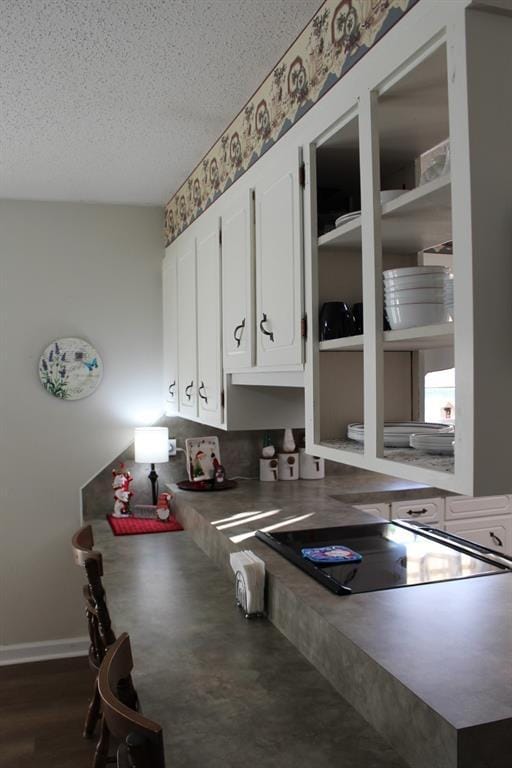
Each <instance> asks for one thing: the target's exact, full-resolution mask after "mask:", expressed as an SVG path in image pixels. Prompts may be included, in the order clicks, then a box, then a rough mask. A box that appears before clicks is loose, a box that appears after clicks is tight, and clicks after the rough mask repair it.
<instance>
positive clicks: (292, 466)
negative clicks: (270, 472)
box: [277, 453, 299, 480]
mask: <svg viewBox="0 0 512 768" xmlns="http://www.w3.org/2000/svg"><path fill="white" fill-rule="evenodd" d="M277 460H278V462H279V468H278V477H279V479H280V480H298V479H299V454H298V453H280V454H279V455H278V457H277Z"/></svg>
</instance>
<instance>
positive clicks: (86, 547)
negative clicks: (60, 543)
mask: <svg viewBox="0 0 512 768" xmlns="http://www.w3.org/2000/svg"><path fill="white" fill-rule="evenodd" d="M71 548H72V550H73V557H74V560H75V563H76V564H77V565H79V566H81V567H82V568H85V562H86V560H91V559H92V560H96V561H97V563H98V570H99V575H100V577H101V576H103V558H102V556H101V552H96V551H95V550H94V536H93V533H92V526H91V525H84V526H83V527H82V528H80V529H79V530H78V531H77V532H76V533H75V534H73V538H72V539H71Z"/></svg>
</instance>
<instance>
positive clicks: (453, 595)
mask: <svg viewBox="0 0 512 768" xmlns="http://www.w3.org/2000/svg"><path fill="white" fill-rule="evenodd" d="M378 478H379V476H376V479H375V484H374V486H373V487H368V488H367V491H368V493H366V495H365V498H366V500H368V499H371V498H372V497H371V495H370V494H372V493H377V494H379V496H378V497H376V498H379V499H380V500H382V499H383V498H384V496H383V494H385V493H389V494H390V496H391V497H393V498H396V497H397V494H399V493H405V494H412V495H413V496H414V498H416V499H418V498H419V496H421V495H422V494H423V495H426V494H428V495H429V496H432V495H433V489H432V488H425V489H422V490H421V489H418V488H417V487H416V488H413V489H412V490H411V488H407V484H404V486H405V487H403V489H402V491H400V490H398V489H396V488H395V489H391V490H390V488H389V486H388V487H387V488H386V485H385V482H382V484H381V485H379V479H378ZM382 480H384V478H382ZM388 481H389V478H388ZM174 490H176V489H174ZM345 490H346V492H347V495H348V498H350V499H351V501H352V502H353V501H354V499H357V498H358V497H357V496H355V495H354V494H359V493H361V494H362V495H363V494H364V493H365V489H364V485H362V484H361V483H359V487H358V482H357V474H355V475H354V476H353V477H352V479H351V480H348V479H344V481H342V483H341V484H340V479H339V478H336V477H328V478H326V479H325V480H323V481H318V482H313V483H308V482H307V481H298V482H295V483H277V484H272V486H271V487H268V486H266V485H264V484H262V483H256V482H252V481H247V482H245V481H242V482H240V484H239V487H238V489H236V490H234V491H230V492H229V493H223V494H206V495H203V494H194V495H193V496H192V495H190V494H186V493H184V492H180V491H177V495H176V510H177V512H176V514H177V517H178V519H179V520H180V521H181V523H182V524H183V526H184V527H185V529H187V530H189V532H190V533H191V534H192V536H193V538H194V539H195V541H196V543H197V544H199V546H201V548H202V549H203V550H204V551H205V552H206V553H207V554H208V555H209V556H210V557H211V558H212V559H213V560H214V561H215V562H216V563H217V564H219V565H220V566H222V567H224V568H225V569H226V571H228V572H229V573H230V575H231V578H232V573H231V571H230V570H229V553H230V552H232V551H235V550H237V549H240V548H242V549H243V548H247V549H251V550H253V551H254V552H255V553H256V554H257V555H258V556H259V557H261V558H262V559H263V560H264V561H265V564H266V569H267V579H268V581H267V603H268V616H269V618H270V620H271V621H272V622H273V623H274V624H275V626H276V627H277V628H278V629H280V631H281V632H282V633H283V634H284V635H285V636H286V637H287V638H288V639H289V640H291V642H293V643H294V644H295V645H296V646H297V647H298V648H299V650H300V651H301V652H302V653H303V654H304V655H305V656H306V658H308V659H309V660H310V661H311V662H312V663H313V664H314V666H315V667H316V668H317V669H318V670H319V671H320V672H322V673H323V674H324V675H325V677H326V678H327V679H328V680H329V681H330V682H331V683H332V685H333V686H334V687H335V688H336V689H337V690H338V691H339V692H340V693H341V694H342V695H343V696H344V698H345V699H347V701H348V702H349V703H350V704H351V705H352V706H354V707H355V708H356V709H357V710H358V711H359V712H360V713H361V714H362V715H363V716H364V717H365V718H366V719H367V720H368V721H369V722H370V723H371V724H372V725H373V726H374V727H375V729H376V730H377V731H378V732H379V733H381V734H382V735H383V736H385V738H386V739H387V740H388V741H389V743H390V744H391V745H392V746H393V747H394V748H395V749H396V750H397V752H398V753H399V754H401V755H402V756H403V757H404V759H405V760H406V761H407V762H408V763H409V764H410V765H411V766H414V768H427V766H428V768H432V767H433V766H435V768H455V767H456V766H457V767H460V768H484V766H493V767H494V766H496V768H497V766H499V765H500V764H502V763H501V762H500V760H501V756H502V755H504V754H510V753H511V751H512V735H511V728H510V726H511V722H512V696H511V691H512V670H511V668H510V664H509V659H510V657H511V653H512V575H510V574H504V575H498V576H493V577H487V578H477V579H468V580H465V581H459V582H457V581H455V582H444V583H438V584H429V585H424V586H421V585H420V586H414V587H407V588H403V589H392V590H386V591H380V592H371V593H366V594H361V595H351V596H348V597H338V596H335V595H333V594H331V593H329V592H328V591H327V590H326V589H325V588H324V587H322V586H321V585H319V584H318V583H316V582H315V581H313V579H311V578H310V577H309V576H307V575H306V574H304V573H303V572H301V571H300V570H299V569H297V568H296V567H294V566H293V565H292V564H290V563H289V562H287V561H286V560H284V559H283V558H282V557H280V556H279V555H278V554H277V553H276V552H274V551H272V550H270V549H269V548H268V547H266V546H265V545H264V544H263V543H261V542H259V541H258V540H257V539H256V538H255V536H254V532H255V531H256V530H259V529H265V528H267V529H269V528H274V529H276V530H280V531H283V530H292V529H295V530H298V529H304V528H322V527H329V526H335V525H340V526H341V525H351V524H355V523H357V524H361V523H371V522H375V518H374V517H372V516H371V515H368V514H365V513H364V512H362V511H361V510H356V509H355V508H354V507H352V506H349V505H348V504H346V503H344V502H343V501H340V498H343V492H344V491H345ZM434 493H436V491H434ZM334 497H337V498H334ZM374 498H375V497H374ZM361 499H362V496H361Z"/></svg>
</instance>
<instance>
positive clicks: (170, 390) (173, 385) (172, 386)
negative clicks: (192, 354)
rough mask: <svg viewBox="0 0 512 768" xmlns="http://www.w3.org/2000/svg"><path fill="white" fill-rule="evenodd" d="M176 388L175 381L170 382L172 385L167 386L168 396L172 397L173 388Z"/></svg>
mask: <svg viewBox="0 0 512 768" xmlns="http://www.w3.org/2000/svg"><path fill="white" fill-rule="evenodd" d="M175 386H176V379H174V381H173V382H172V384H169V394H170V396H171V397H174V388H175Z"/></svg>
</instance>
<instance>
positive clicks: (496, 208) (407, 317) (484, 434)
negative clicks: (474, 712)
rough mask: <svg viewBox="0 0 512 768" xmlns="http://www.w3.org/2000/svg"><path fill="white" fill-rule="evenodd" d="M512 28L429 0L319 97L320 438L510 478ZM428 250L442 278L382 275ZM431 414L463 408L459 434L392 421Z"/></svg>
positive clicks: (370, 459) (314, 372) (382, 462)
mask: <svg viewBox="0 0 512 768" xmlns="http://www.w3.org/2000/svg"><path fill="white" fill-rule="evenodd" d="M511 39H512V18H511V17H510V16H507V15H499V14H498V13H488V12H486V11H483V10H477V9H474V8H470V9H467V8H465V7H464V4H463V3H444V4H442V3H436V4H434V3H432V4H429V3H424V4H423V3H419V4H418V6H416V7H415V8H414V9H413V10H412V11H411V15H410V16H408V17H406V19H404V21H403V22H402V23H401V25H398V27H397V28H395V30H393V31H392V32H391V33H390V34H389V35H388V36H387V37H386V40H385V41H383V43H382V48H376V49H375V51H373V52H372V54H371V56H372V57H373V58H372V59H371V58H370V56H368V57H367V58H366V59H365V60H364V61H363V62H361V65H360V66H359V65H358V66H357V67H355V68H354V70H353V71H354V72H355V76H354V77H353V78H350V76H349V75H347V77H346V83H345V84H343V81H342V83H341V84H340V88H339V92H338V94H337V96H338V98H337V101H336V103H334V102H333V101H331V100H329V99H328V95H327V96H326V97H325V101H324V104H322V105H320V108H321V109H322V110H323V114H324V120H323V121H320V120H319V121H318V126H317V133H316V135H315V134H313V135H312V136H311V139H310V141H309V144H308V151H307V159H308V167H307V186H306V191H305V196H306V203H307V204H306V206H305V210H306V220H305V269H306V299H307V311H308V315H309V316H310V318H311V322H310V333H309V338H308V346H307V360H308V364H307V366H306V450H307V451H308V453H312V454H315V455H319V456H323V457H324V458H327V459H332V460H334V461H338V462H342V463H346V464H350V465H353V466H358V467H363V468H365V469H370V470H373V471H376V472H382V473H385V474H388V475H392V476H395V477H402V478H406V479H408V480H413V481H416V482H421V483H425V484H427V485H431V486H438V487H441V488H446V489H449V490H452V491H456V492H458V493H464V494H468V495H476V496H487V495H491V494H492V495H495V494H500V493H504V494H506V493H510V492H511V491H512V475H511V473H510V460H509V452H508V448H507V439H508V438H507V436H508V435H509V434H510V432H511V431H512V407H511V404H510V392H511V391H512V364H511V361H512V356H511V355H512V352H511V351H510V350H511V344H510V329H511V328H512V302H511V301H510V286H511V285H512V268H511V266H510V264H511V260H510V253H511V250H512V236H511V229H510V178H511V174H512V164H511V161H510V126H511V125H512V102H511V100H510V97H509V95H507V94H506V92H505V91H506V89H500V88H499V87H498V86H497V84H499V83H506V82H509V81H510V78H511V77H512V58H511V57H510V40H511ZM391 41H393V44H391ZM342 85H344V86H345V87H341V86H342ZM334 90H335V89H333V91H334ZM336 214H338V215H336ZM339 215H344V218H343V220H342V221H339V220H338V226H336V220H337V219H339ZM433 266H434V267H436V268H437V269H438V270H442V269H443V268H446V267H447V268H448V269H449V275H446V274H443V275H441V279H442V282H441V283H440V284H439V283H437V282H436V281H435V279H433V278H432V277H431V275H430V276H429V277H428V281H427V285H426V284H425V282H422V284H421V286H420V284H419V282H417V283H416V284H415V285H414V286H411V285H410V284H407V279H408V278H407V276H406V277H403V275H404V273H403V272H402V273H400V274H401V275H402V278H401V279H402V280H403V281H404V282H402V283H401V284H400V285H399V286H397V285H396V280H394V284H393V282H392V281H390V279H389V273H388V280H387V281H385V280H384V279H383V272H384V271H385V270H396V269H402V268H406V269H408V270H409V271H408V273H407V274H408V275H409V276H410V275H411V271H410V268H411V267H414V268H415V270H413V272H414V274H415V278H414V279H415V281H416V277H417V274H418V270H417V268H418V267H422V268H424V267H428V270H429V271H430V272H431V273H432V269H431V268H432V267H433ZM428 270H424V272H425V273H426V272H427V271H428ZM437 274H438V275H439V274H440V272H439V271H438V273H437ZM393 277H396V273H395V275H394V276H393ZM420 282H421V281H420ZM439 285H440V289H439ZM397 288H399V289H400V290H397ZM421 288H426V290H421ZM414 289H416V290H414ZM329 302H337V303H336V304H329ZM324 305H328V306H326V307H324ZM346 305H348V309H347V306H346ZM354 305H357V312H358V316H359V321H360V322H354V320H353V318H352V320H351V319H350V307H353V306H354ZM323 307H324V309H323V311H322V308H323ZM491 308H492V309H491ZM320 313H322V318H323V321H324V322H323V325H322V328H323V335H321V327H320V322H319V316H320ZM347 316H348V317H347ZM387 320H389V322H390V323H391V329H390V328H389V326H388V327H387V326H386V321H387ZM434 374H437V378H436V376H435V375H434ZM441 374H442V375H441ZM436 381H437V382H438V383H436ZM439 382H443V383H439ZM444 382H446V383H444ZM425 421H428V422H436V423H437V422H438V423H440V424H441V426H442V427H445V428H448V427H450V426H451V425H452V424H453V423H454V424H455V431H454V433H453V439H451V436H449V437H450V441H449V444H448V446H446V445H443V447H441V446H440V445H439V444H437V445H436V444H434V445H432V444H430V445H428V444H427V443H426V441H425V439H424V438H420V440H416V439H413V440H412V441H411V445H410V444H409V441H408V438H407V440H406V442H405V443H404V442H403V438H402V436H400V435H397V434H396V428H395V434H393V429H392V428H390V427H389V426H388V425H389V423H390V422H412V423H413V424H412V427H411V430H410V431H411V432H415V431H416V432H419V431H421V423H422V422H425ZM353 423H356V424H357V423H359V424H364V430H362V429H359V430H358V429H354V427H350V425H351V424H353ZM349 427H350V428H349ZM419 442H421V443H422V447H421V448H420V447H419V445H418V444H416V445H414V444H415V443H419ZM452 449H454V455H453V451H452ZM450 451H452V453H451V455H450Z"/></svg>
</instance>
